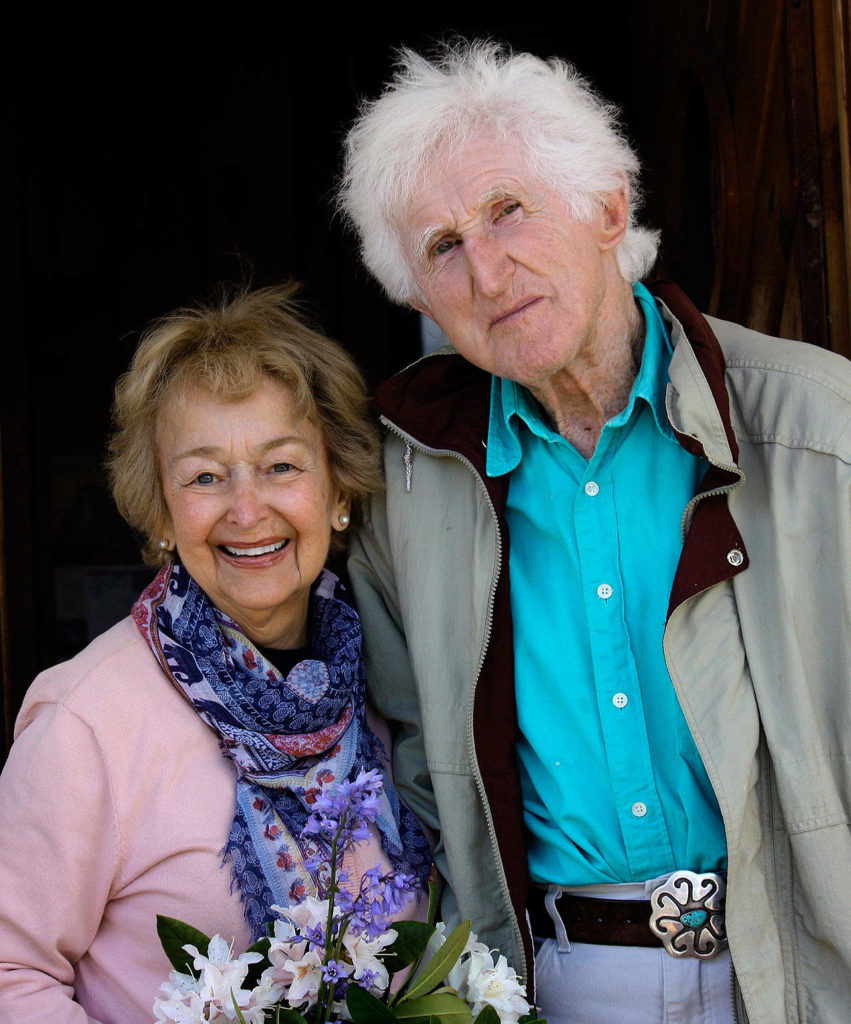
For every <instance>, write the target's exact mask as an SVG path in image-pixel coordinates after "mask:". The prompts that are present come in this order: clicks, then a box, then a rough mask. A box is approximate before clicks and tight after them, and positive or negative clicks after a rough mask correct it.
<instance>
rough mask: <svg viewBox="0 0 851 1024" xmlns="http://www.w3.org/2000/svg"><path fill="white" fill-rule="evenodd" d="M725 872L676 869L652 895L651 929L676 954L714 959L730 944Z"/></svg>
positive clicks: (675, 955) (669, 950)
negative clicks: (722, 873)
mask: <svg viewBox="0 0 851 1024" xmlns="http://www.w3.org/2000/svg"><path fill="white" fill-rule="evenodd" d="M726 894H727V884H726V882H725V881H724V876H723V875H718V874H715V873H714V872H709V873H707V874H705V875H697V874H695V873H694V872H693V871H675V872H674V873H673V874H672V875H671V876H670V877H669V878H668V880H667V881H666V882H663V883H662V885H660V886H659V887H658V888H657V889H654V890H653V894H652V895H651V897H650V930H651V931H652V932H653V934H654V935H656V936H658V937H659V939H661V941H662V945H663V946H664V947H665V951H666V952H667V953H670V955H671V956H673V957H697V958H698V959H700V960H711V959H712V957H714V956H717V955H718V953H720V952H721V950H722V949H726V947H727V930H726V928H725V926H724V902H725V897H726Z"/></svg>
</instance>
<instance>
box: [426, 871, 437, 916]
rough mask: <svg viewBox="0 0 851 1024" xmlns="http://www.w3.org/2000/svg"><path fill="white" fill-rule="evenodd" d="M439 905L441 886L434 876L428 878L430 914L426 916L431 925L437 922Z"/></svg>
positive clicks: (433, 872)
mask: <svg viewBox="0 0 851 1024" xmlns="http://www.w3.org/2000/svg"><path fill="white" fill-rule="evenodd" d="M434 874H435V871H434V868H433V867H432V876H434ZM439 907H440V886H439V885H438V884H437V881H436V880H435V879H434V877H432V878H429V880H428V914H427V916H426V921H428V923H429V924H430V925H435V924H437V911H438V908H439Z"/></svg>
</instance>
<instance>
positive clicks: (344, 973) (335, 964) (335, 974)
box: [322, 960, 352, 981]
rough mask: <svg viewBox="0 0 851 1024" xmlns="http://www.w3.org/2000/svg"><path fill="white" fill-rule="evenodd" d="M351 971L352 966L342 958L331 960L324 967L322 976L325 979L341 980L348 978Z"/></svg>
mask: <svg viewBox="0 0 851 1024" xmlns="http://www.w3.org/2000/svg"><path fill="white" fill-rule="evenodd" d="M351 973H352V968H351V966H350V965H349V964H346V963H344V962H343V961H342V960H329V961H328V963H327V964H325V966H324V967H323V968H322V977H323V978H324V979H325V981H340V980H341V979H343V978H348V977H349V975H350V974H351Z"/></svg>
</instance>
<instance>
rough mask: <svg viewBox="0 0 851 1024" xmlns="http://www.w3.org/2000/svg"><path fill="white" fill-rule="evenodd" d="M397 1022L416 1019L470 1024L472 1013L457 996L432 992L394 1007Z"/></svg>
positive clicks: (451, 1023)
mask: <svg viewBox="0 0 851 1024" xmlns="http://www.w3.org/2000/svg"><path fill="white" fill-rule="evenodd" d="M394 1009H395V1011H396V1016H397V1017H398V1019H399V1020H406V1021H412V1020H414V1019H416V1018H424V1019H426V1020H429V1019H431V1020H434V1021H437V1024H470V1022H471V1021H472V1019H473V1011H472V1010H471V1009H470V1007H469V1006H468V1005H467V1004H466V1003H465V1002H464V1001H463V1000H462V999H459V998H458V996H453V995H451V994H450V993H449V992H432V993H430V994H429V995H427V996H420V997H419V998H417V999H407V1000H405V1002H403V1003H399V1004H397V1006H396V1007H394Z"/></svg>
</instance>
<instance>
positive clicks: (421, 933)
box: [381, 921, 434, 974]
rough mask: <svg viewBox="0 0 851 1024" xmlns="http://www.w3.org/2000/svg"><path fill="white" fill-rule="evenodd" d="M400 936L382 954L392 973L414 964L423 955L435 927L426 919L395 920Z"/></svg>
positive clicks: (395, 926) (385, 964)
mask: <svg viewBox="0 0 851 1024" xmlns="http://www.w3.org/2000/svg"><path fill="white" fill-rule="evenodd" d="M393 928H394V929H395V930H396V931H397V932H398V937H397V938H396V939H395V940H394V941H393V943H392V945H390V946H388V947H387V949H385V950H384V951H383V952H382V954H381V960H382V962H383V964H384V966H385V967H386V968H387V970H388V971H389V972H390V973H391V974H396V972H397V971H401V970H402V968H403V967H407V966H408V964H412V963H413V962H414V961H415V960H418V959H419V958H420V957H421V956H422V955H423V950H424V949H425V948H426V946H427V945H428V940H429V939H430V938H431V937H432V935H433V934H434V928H432V926H431V925H430V924H426V923H425V922H424V921H394V922H393Z"/></svg>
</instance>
